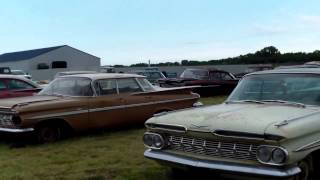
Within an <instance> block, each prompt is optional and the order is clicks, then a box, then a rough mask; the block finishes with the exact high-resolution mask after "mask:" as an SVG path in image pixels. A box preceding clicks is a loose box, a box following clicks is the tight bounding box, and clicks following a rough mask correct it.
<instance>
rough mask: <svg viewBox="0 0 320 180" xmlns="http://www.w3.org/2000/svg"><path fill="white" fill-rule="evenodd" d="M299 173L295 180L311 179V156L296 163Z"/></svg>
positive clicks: (312, 172)
mask: <svg viewBox="0 0 320 180" xmlns="http://www.w3.org/2000/svg"><path fill="white" fill-rule="evenodd" d="M298 166H299V167H300V169H301V172H300V173H299V174H298V175H297V176H296V178H295V179H296V180H311V179H313V174H314V171H313V161H312V156H308V157H307V158H305V159H304V160H302V161H300V162H299V163H298Z"/></svg>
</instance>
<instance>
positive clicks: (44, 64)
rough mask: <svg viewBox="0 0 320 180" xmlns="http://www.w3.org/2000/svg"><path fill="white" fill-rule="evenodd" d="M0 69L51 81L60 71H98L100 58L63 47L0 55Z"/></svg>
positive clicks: (66, 46)
mask: <svg viewBox="0 0 320 180" xmlns="http://www.w3.org/2000/svg"><path fill="white" fill-rule="evenodd" d="M0 67H10V68H11V69H18V70H23V71H25V72H27V73H28V74H31V75H32V78H33V79H34V80H51V79H53V77H54V75H55V74H56V73H57V72H61V71H99V68H100V58H98V57H96V56H93V55H91V54H88V53H86V52H83V51H80V50H78V49H75V48H73V47H70V46H68V45H63V46H55V47H48V48H42V49H33V50H27V51H19V52H12V53H5V54H2V55H0Z"/></svg>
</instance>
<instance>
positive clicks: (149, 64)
mask: <svg viewBox="0 0 320 180" xmlns="http://www.w3.org/2000/svg"><path fill="white" fill-rule="evenodd" d="M148 67H151V61H150V59H149V63H148Z"/></svg>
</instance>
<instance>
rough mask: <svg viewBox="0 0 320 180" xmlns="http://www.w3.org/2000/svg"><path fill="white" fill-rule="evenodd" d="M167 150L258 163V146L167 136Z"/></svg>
mask: <svg viewBox="0 0 320 180" xmlns="http://www.w3.org/2000/svg"><path fill="white" fill-rule="evenodd" d="M167 140H168V147H167V149H169V150H172V151H175V152H184V153H190V154H195V155H200V156H203V157H217V158H226V159H238V160H248V161H254V162H258V161H257V155H256V150H257V148H258V146H259V145H258V144H252V143H245V142H226V141H221V140H219V139H216V140H208V139H203V138H194V137H188V136H177V135H167Z"/></svg>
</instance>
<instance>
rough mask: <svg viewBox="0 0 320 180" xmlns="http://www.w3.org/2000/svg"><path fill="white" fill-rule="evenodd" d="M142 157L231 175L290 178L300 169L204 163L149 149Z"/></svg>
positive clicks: (295, 167)
mask: <svg viewBox="0 0 320 180" xmlns="http://www.w3.org/2000/svg"><path fill="white" fill-rule="evenodd" d="M144 156H145V157H147V158H150V159H154V160H158V161H163V162H169V163H175V164H180V165H186V166H191V167H198V168H207V169H213V170H222V171H227V172H233V173H246V174H250V175H259V176H273V177H290V176H293V175H296V174H298V173H300V172H301V169H300V168H299V167H298V166H290V167H286V168H283V169H280V168H275V167H261V166H250V165H244V164H237V163H230V162H219V161H206V160H199V159H194V158H187V157H182V156H177V155H172V154H169V153H166V152H161V151H154V150H150V149H148V150H146V151H145V152H144Z"/></svg>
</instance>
